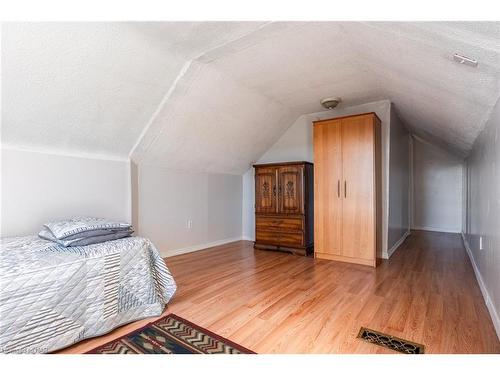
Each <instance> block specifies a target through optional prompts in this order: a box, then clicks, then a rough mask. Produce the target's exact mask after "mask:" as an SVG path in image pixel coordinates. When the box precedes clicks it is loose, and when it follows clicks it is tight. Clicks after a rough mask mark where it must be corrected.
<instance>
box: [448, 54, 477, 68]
mask: <svg viewBox="0 0 500 375" xmlns="http://www.w3.org/2000/svg"><path fill="white" fill-rule="evenodd" d="M453 60H455V61H456V62H457V63H459V64H462V65H468V66H472V67H473V68H475V67H477V64H478V62H477V60H474V59H473V58H470V57H467V56H464V55H461V54H459V53H455V54H454V55H453Z"/></svg>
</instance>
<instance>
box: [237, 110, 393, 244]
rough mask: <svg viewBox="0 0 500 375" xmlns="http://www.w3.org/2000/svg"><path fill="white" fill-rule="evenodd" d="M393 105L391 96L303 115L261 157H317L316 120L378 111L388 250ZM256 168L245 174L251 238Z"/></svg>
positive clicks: (246, 217) (245, 230) (249, 235)
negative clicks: (313, 125)
mask: <svg viewBox="0 0 500 375" xmlns="http://www.w3.org/2000/svg"><path fill="white" fill-rule="evenodd" d="M390 109H391V103H390V101H388V100H381V101H377V102H372V103H366V104H361V105H357V106H352V107H346V108H342V107H341V108H339V109H334V110H330V111H323V112H317V113H311V114H307V115H303V116H300V117H299V118H298V119H297V120H296V121H295V122H294V123H293V124H292V125H291V126H290V127H289V128H288V130H287V131H286V132H285V133H284V134H283V135H282V136H281V138H280V139H279V140H278V141H277V142H276V143H275V144H274V145H273V146H272V147H271V148H270V149H269V150H267V151H266V153H265V154H264V155H263V156H262V157H261V158H260V159H259V160H258V161H257V163H271V162H280V161H292V160H305V161H310V162H314V161H313V134H312V132H313V131H312V122H313V121H315V120H323V119H328V118H333V117H339V116H347V115H355V114H360V113H366V112H375V113H376V114H377V115H378V117H379V118H380V120H381V121H382V166H383V167H382V197H383V199H382V233H383V234H384V235H383V236H382V237H383V238H382V249H385V250H387V225H388V220H389V218H388V216H389V210H388V204H389V151H390V150H389V143H390V140H389V137H390ZM253 173H254V172H253V168H250V169H249V170H248V171H247V172H246V173H245V174H244V176H243V183H244V188H243V191H244V193H243V236H244V237H245V238H248V239H250V240H254V238H255V218H254V211H253V210H254V204H255V197H254V179H253Z"/></svg>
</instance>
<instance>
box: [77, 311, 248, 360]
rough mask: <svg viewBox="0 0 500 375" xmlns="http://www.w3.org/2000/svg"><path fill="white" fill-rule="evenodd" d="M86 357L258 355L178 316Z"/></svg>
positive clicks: (97, 349) (146, 327) (103, 347)
mask: <svg viewBox="0 0 500 375" xmlns="http://www.w3.org/2000/svg"><path fill="white" fill-rule="evenodd" d="M85 354H255V353H254V352H252V351H251V350H248V349H246V348H244V347H242V346H240V345H238V344H235V343H234V342H231V341H229V340H227V339H225V338H223V337H220V336H218V335H216V334H215V333H213V332H210V331H208V330H206V329H204V328H202V327H199V326H197V325H196V324H193V323H191V322H189V321H187V320H185V319H182V318H180V317H178V316H177V315H174V314H169V315H167V316H164V317H163V318H160V319H158V320H157V321H155V322H152V323H149V324H147V325H145V326H144V327H142V328H139V329H137V330H135V331H133V332H130V333H127V334H126V335H124V336H122V337H120V338H118V339H115V340H113V341H110V342H108V343H106V344H104V345H101V346H99V347H97V348H95V349H92V350H91V351H89V352H87V353H85Z"/></svg>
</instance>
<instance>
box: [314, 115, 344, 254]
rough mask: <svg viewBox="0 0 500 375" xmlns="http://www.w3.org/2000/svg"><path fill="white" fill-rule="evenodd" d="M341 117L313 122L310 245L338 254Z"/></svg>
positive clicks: (340, 244) (320, 251)
mask: <svg viewBox="0 0 500 375" xmlns="http://www.w3.org/2000/svg"><path fill="white" fill-rule="evenodd" d="M341 182H342V141H341V120H329V121H321V122H316V123H315V124H314V248H315V252H317V253H324V254H330V255H341V254H342V250H341V249H342V195H341Z"/></svg>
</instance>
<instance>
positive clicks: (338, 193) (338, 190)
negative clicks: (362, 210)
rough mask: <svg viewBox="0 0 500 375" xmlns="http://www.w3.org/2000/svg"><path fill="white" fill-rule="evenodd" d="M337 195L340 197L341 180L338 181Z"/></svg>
mask: <svg viewBox="0 0 500 375" xmlns="http://www.w3.org/2000/svg"><path fill="white" fill-rule="evenodd" d="M337 196H338V197H339V198H340V180H338V181H337Z"/></svg>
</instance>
